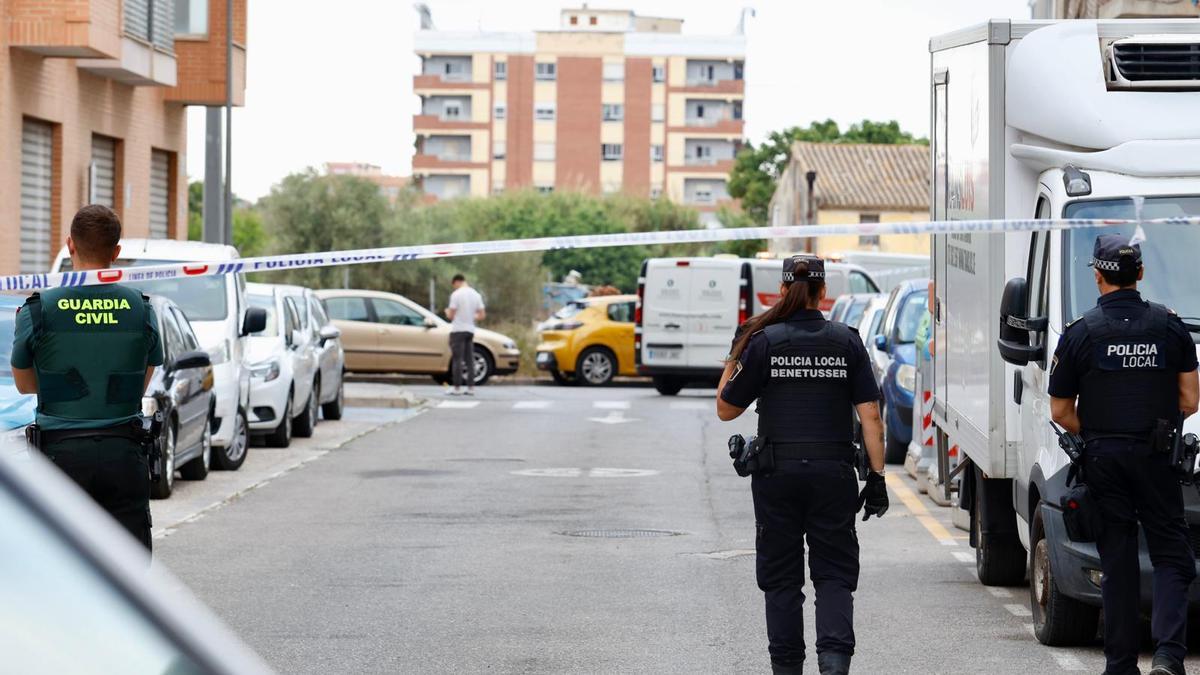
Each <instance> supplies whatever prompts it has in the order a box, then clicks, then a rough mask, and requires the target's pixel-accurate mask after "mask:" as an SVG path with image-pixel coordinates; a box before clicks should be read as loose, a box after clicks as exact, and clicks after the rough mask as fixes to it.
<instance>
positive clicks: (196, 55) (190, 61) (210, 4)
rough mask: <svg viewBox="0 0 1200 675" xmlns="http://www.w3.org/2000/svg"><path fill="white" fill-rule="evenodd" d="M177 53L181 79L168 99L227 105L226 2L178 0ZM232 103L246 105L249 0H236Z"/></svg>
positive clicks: (169, 91) (176, 18)
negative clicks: (247, 15) (247, 0)
mask: <svg viewBox="0 0 1200 675" xmlns="http://www.w3.org/2000/svg"><path fill="white" fill-rule="evenodd" d="M176 7H177V10H178V13H177V14H176V16H175V33H176V35H175V53H176V56H177V58H178V59H179V83H178V85H177V86H175V87H173V88H171V89H169V90H167V96H166V98H167V100H168V101H172V102H175V103H183V104H184V105H224V103H225V96H226V81H225V80H226V78H225V25H226V19H225V2H222V1H220V0H208V1H207V2H206V1H204V0H187V1H186V4H185V2H183V0H177V3H176ZM230 88H231V89H232V90H233V104H234V105H236V106H240V105H245V98H246V96H245V94H246V0H233V86H232V87H230Z"/></svg>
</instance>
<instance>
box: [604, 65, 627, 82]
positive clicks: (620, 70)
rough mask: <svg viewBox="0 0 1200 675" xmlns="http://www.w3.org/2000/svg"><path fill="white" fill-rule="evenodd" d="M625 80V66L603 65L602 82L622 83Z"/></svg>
mask: <svg viewBox="0 0 1200 675" xmlns="http://www.w3.org/2000/svg"><path fill="white" fill-rule="evenodd" d="M624 80H625V64H624V63H606V64H604V81H605V82H623V81H624Z"/></svg>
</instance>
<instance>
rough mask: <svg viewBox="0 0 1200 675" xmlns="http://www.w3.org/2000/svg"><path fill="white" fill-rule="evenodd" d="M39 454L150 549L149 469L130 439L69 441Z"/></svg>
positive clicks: (141, 453)
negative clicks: (45, 457) (43, 455)
mask: <svg viewBox="0 0 1200 675" xmlns="http://www.w3.org/2000/svg"><path fill="white" fill-rule="evenodd" d="M41 450H42V452H43V453H44V454H45V455H46V456H47V457H48V458H49V459H50V461H52V462H54V463H55V464H56V465H57V466H58V468H59V469H61V470H62V472H63V473H65V474H67V476H68V477H70V478H71V480H73V481H75V483H76V484H78V485H79V487H80V488H82V489H83V491H84V492H87V493H88V495H90V496H91V498H92V499H94V500H96V503H97V504H99V505H100V506H101V507H102V508H103V509H104V510H105V511H107V512H108V513H109V514H110V515H112V517H113V518H115V519H116V520H117V522H118V523H120V524H121V526H122V527H124V528H125V529H126V530H128V531H129V534H131V535H133V537H134V539H137V540H138V541H140V542H142V544H143V545H144V546H145V547H146V549H147V550H150V549H151V546H150V467H149V463H148V461H149V460H148V458H147V457H146V455H145V453H144V452H143V451H142V448H141V445H140V444H139V443H138V442H137V441H134V440H132V439H127V438H114V437H111V436H106V437H93V438H87V437H79V438H69V439H65V440H61V441H56V442H53V443H47V444H45V447H43V448H41Z"/></svg>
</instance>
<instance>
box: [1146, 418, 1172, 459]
mask: <svg viewBox="0 0 1200 675" xmlns="http://www.w3.org/2000/svg"><path fill="white" fill-rule="evenodd" d="M1174 441H1175V423H1174V422H1171V421H1170V420H1164V419H1157V420H1155V421H1154V435H1153V436H1151V437H1150V451H1151V452H1153V453H1154V454H1156V455H1157V454H1164V455H1165V454H1168V453H1170V452H1171V451H1172V449H1173V448H1172V446H1173V445H1174Z"/></svg>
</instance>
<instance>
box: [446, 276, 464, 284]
mask: <svg viewBox="0 0 1200 675" xmlns="http://www.w3.org/2000/svg"><path fill="white" fill-rule="evenodd" d="M466 280H467V278H466V277H464V276H463V275H461V274H455V275H454V278H453V279H451V280H450V283H452V284H457V283H458V282H460V281H466Z"/></svg>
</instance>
